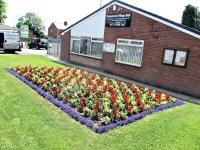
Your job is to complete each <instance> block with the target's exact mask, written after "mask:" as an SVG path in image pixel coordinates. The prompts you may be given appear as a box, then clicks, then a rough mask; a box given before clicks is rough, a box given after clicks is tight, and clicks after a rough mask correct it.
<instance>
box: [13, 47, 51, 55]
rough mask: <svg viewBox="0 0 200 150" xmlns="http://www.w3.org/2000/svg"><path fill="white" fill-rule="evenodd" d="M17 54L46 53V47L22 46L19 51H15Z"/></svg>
mask: <svg viewBox="0 0 200 150" xmlns="http://www.w3.org/2000/svg"><path fill="white" fill-rule="evenodd" d="M16 53H17V54H20V55H47V50H46V49H40V50H38V49H26V48H22V51H21V52H16Z"/></svg>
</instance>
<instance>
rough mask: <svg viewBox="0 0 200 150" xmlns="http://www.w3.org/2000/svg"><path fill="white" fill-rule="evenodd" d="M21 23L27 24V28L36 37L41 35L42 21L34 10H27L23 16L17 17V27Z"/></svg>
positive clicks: (42, 31) (43, 27)
mask: <svg viewBox="0 0 200 150" xmlns="http://www.w3.org/2000/svg"><path fill="white" fill-rule="evenodd" d="M22 24H24V25H28V26H29V30H31V31H33V35H35V36H36V37H42V36H43V35H44V31H45V26H44V23H43V21H42V19H41V18H40V17H39V16H38V15H36V14H35V13H34V12H28V13H26V14H25V15H24V16H22V17H20V18H19V19H18V23H17V28H20V26H21V25H22Z"/></svg>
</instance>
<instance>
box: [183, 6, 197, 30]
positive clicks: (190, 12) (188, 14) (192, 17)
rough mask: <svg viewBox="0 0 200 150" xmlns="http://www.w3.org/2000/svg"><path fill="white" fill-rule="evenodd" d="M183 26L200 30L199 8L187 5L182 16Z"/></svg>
mask: <svg viewBox="0 0 200 150" xmlns="http://www.w3.org/2000/svg"><path fill="white" fill-rule="evenodd" d="M182 24H183V25H186V26H188V27H191V28H194V29H196V30H200V12H199V10H198V7H195V6H192V5H190V4H189V5H187V6H186V7H185V10H184V11H183V15H182Z"/></svg>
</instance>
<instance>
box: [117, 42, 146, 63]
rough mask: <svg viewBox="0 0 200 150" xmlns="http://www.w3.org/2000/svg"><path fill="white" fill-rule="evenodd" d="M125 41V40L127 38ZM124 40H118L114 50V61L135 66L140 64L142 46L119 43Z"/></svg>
mask: <svg viewBox="0 0 200 150" xmlns="http://www.w3.org/2000/svg"><path fill="white" fill-rule="evenodd" d="M132 41H133V40H132ZM119 42H120V43H119ZM125 42H127V40H126V41H125ZM125 42H123V40H121V39H120V41H118V45H117V50H116V61H117V62H121V63H125V64H130V65H135V66H141V63H142V54H143V47H141V46H139V47H138V46H133V45H130V44H129V45H123V44H121V43H125Z"/></svg>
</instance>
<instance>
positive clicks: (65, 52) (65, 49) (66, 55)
mask: <svg viewBox="0 0 200 150" xmlns="http://www.w3.org/2000/svg"><path fill="white" fill-rule="evenodd" d="M70 41H71V31H68V32H66V33H65V34H64V35H62V36H61V43H62V44H61V55H60V59H61V60H63V61H66V62H67V61H69V59H70Z"/></svg>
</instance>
